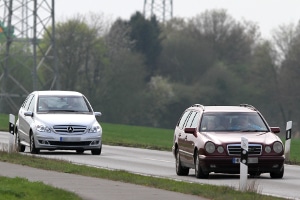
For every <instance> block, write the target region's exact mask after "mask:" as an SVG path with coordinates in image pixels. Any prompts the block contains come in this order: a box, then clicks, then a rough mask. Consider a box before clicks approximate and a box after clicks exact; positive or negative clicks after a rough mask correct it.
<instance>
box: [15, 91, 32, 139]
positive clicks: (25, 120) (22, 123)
mask: <svg viewBox="0 0 300 200" xmlns="http://www.w3.org/2000/svg"><path fill="white" fill-rule="evenodd" d="M34 97H35V95H34V94H32V95H30V96H29V98H28V99H27V101H26V104H25V105H24V107H23V108H22V109H20V113H19V127H20V128H19V134H20V139H21V140H23V141H25V142H27V143H29V142H30V139H29V131H30V125H31V123H32V122H33V118H32V117H31V116H25V112H28V111H31V112H33V111H34V103H35V100H34Z"/></svg>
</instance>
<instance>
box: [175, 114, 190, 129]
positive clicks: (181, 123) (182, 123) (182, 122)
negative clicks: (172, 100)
mask: <svg viewBox="0 0 300 200" xmlns="http://www.w3.org/2000/svg"><path fill="white" fill-rule="evenodd" d="M189 114H190V111H186V112H185V113H183V115H182V117H181V119H180V121H179V123H178V127H179V128H180V129H183V127H184V124H185V123H186V120H187V118H188V116H189Z"/></svg>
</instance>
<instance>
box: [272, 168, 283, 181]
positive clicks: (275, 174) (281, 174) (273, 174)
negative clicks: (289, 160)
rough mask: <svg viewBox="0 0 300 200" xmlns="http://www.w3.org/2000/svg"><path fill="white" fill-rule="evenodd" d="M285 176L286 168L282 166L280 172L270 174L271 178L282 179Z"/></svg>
mask: <svg viewBox="0 0 300 200" xmlns="http://www.w3.org/2000/svg"><path fill="white" fill-rule="evenodd" d="M283 174H284V166H282V169H281V170H280V171H279V172H270V177H271V178H278V179H279V178H282V177H283Z"/></svg>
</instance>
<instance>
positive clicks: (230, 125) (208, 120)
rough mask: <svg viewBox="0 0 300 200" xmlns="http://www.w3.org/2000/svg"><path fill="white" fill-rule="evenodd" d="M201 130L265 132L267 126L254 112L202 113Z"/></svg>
mask: <svg viewBox="0 0 300 200" xmlns="http://www.w3.org/2000/svg"><path fill="white" fill-rule="evenodd" d="M200 130H201V131H208V132H209V131H243V132H266V131H268V127H267V126H266V124H265V123H264V121H263V119H262V118H261V117H260V115H259V114H258V113H256V112H248V113H247V112H245V113H241V112H238V113H232V112H230V113H229V112H228V113H226V112H223V113H204V114H203V117H202V120H201V125H200Z"/></svg>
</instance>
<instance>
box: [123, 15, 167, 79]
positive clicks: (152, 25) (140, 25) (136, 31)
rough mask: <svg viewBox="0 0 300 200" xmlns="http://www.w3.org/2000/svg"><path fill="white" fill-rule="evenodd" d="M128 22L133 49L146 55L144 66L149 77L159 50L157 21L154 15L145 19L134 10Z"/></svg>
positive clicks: (159, 40)
mask: <svg viewBox="0 0 300 200" xmlns="http://www.w3.org/2000/svg"><path fill="white" fill-rule="evenodd" d="M128 24H129V26H130V29H131V31H130V38H131V40H132V41H134V49H135V50H136V51H137V52H140V53H142V54H143V55H144V56H145V57H146V66H147V68H148V73H149V77H151V76H152V75H153V74H154V72H155V71H156V64H157V63H156V62H157V59H158V56H159V55H160V52H161V39H160V32H161V31H160V27H159V23H158V21H157V20H156V17H155V16H153V17H151V19H150V20H147V19H145V18H144V16H143V15H142V14H141V13H140V12H136V13H135V14H134V15H132V16H131V18H130V20H129V22H128Z"/></svg>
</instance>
